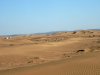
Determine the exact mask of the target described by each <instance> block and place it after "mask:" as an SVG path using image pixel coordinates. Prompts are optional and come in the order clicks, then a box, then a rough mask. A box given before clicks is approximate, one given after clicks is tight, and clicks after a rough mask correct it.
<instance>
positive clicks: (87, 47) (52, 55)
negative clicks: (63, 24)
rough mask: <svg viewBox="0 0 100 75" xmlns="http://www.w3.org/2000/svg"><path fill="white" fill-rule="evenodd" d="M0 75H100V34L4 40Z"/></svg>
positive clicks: (0, 44) (0, 41)
mask: <svg viewBox="0 0 100 75" xmlns="http://www.w3.org/2000/svg"><path fill="white" fill-rule="evenodd" d="M0 75H100V30H86V31H75V32H58V33H55V34H41V35H27V36H13V37H10V38H5V37H0Z"/></svg>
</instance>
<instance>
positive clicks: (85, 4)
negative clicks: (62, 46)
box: [0, 0, 100, 35]
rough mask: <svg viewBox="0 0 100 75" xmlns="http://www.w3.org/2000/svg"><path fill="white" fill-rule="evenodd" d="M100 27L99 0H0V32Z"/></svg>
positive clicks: (32, 31) (35, 31) (33, 31)
mask: <svg viewBox="0 0 100 75" xmlns="http://www.w3.org/2000/svg"><path fill="white" fill-rule="evenodd" d="M96 28H99V29H100V0H0V34H1V35H2V34H28V33H39V32H49V31H63V30H66V31H67V30H77V29H78V30H79V29H96Z"/></svg>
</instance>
